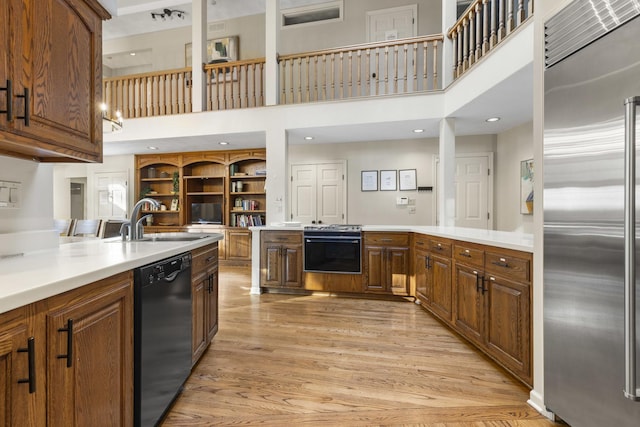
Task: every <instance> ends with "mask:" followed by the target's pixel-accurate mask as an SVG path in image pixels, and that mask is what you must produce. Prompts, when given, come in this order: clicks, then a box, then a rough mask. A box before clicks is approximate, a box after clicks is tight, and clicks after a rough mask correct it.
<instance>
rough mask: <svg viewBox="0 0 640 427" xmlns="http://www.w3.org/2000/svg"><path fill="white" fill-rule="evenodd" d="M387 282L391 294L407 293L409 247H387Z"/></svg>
mask: <svg viewBox="0 0 640 427" xmlns="http://www.w3.org/2000/svg"><path fill="white" fill-rule="evenodd" d="M386 252H387V269H386V270H387V284H388V290H389V291H390V292H391V293H392V294H393V295H409V248H395V247H394V248H387V249H386Z"/></svg>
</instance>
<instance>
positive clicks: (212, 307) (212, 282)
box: [205, 266, 218, 345]
mask: <svg viewBox="0 0 640 427" xmlns="http://www.w3.org/2000/svg"><path fill="white" fill-rule="evenodd" d="M208 277H209V280H208V282H209V283H208V285H209V286H208V288H207V292H206V294H205V297H206V298H207V345H208V344H209V343H210V342H211V340H212V339H213V337H214V336H215V334H216V333H217V332H218V267H217V266H216V267H215V268H213V269H211V270H209V275H208Z"/></svg>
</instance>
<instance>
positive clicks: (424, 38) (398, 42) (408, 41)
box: [278, 34, 444, 62]
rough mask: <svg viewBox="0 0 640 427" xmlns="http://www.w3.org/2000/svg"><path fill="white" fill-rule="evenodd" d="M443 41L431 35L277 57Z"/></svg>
mask: <svg viewBox="0 0 640 427" xmlns="http://www.w3.org/2000/svg"><path fill="white" fill-rule="evenodd" d="M443 40H444V36H443V35H442V34H431V35H428V36H417V37H407V38H404V39H397V40H388V41H381V42H370V43H362V44H354V45H349V46H343V47H336V48H332V49H322V50H312V51H309V52H303V53H292V54H288V55H278V62H280V61H284V60H288V59H297V58H305V57H307V56H322V55H331V54H332V53H335V54H339V53H340V52H347V51H356V50H365V49H374V48H378V47H381V48H384V47H389V46H400V45H404V44H411V43H420V42H433V41H439V42H441V41H443Z"/></svg>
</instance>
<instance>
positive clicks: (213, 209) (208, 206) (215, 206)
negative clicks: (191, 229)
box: [191, 203, 222, 224]
mask: <svg viewBox="0 0 640 427" xmlns="http://www.w3.org/2000/svg"><path fill="white" fill-rule="evenodd" d="M191 223H192V224H222V203H191Z"/></svg>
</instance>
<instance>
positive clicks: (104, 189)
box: [95, 172, 127, 219]
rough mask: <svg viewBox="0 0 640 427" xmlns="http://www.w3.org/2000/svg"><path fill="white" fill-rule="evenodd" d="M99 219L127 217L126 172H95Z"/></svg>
mask: <svg viewBox="0 0 640 427" xmlns="http://www.w3.org/2000/svg"><path fill="white" fill-rule="evenodd" d="M95 179H96V181H95V182H96V192H97V197H96V200H97V201H98V212H97V214H98V218H99V219H125V218H126V217H127V172H105V173H97V174H95Z"/></svg>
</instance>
